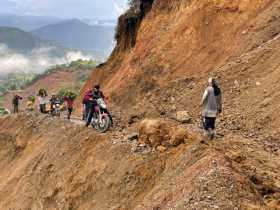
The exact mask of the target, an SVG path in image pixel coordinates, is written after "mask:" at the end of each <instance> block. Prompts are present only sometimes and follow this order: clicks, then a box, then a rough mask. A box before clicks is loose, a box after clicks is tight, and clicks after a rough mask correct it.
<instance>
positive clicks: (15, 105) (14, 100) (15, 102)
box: [12, 95, 22, 114]
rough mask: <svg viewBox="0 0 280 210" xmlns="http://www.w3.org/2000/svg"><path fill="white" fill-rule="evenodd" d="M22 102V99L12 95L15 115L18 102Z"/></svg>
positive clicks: (17, 109) (17, 110)
mask: <svg viewBox="0 0 280 210" xmlns="http://www.w3.org/2000/svg"><path fill="white" fill-rule="evenodd" d="M20 100H22V97H20V96H18V95H14V97H13V101H12V103H13V113H14V114H16V113H18V112H19V101H20Z"/></svg>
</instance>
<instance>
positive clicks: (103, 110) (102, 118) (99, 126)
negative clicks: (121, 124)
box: [91, 98, 112, 133]
mask: <svg viewBox="0 0 280 210" xmlns="http://www.w3.org/2000/svg"><path fill="white" fill-rule="evenodd" d="M94 110H95V112H94V115H93V119H92V122H91V125H92V127H93V128H95V129H96V130H97V131H98V132H100V133H105V132H106V131H108V130H109V129H110V127H111V126H112V120H111V119H112V118H111V116H110V114H109V112H108V111H107V105H106V103H105V101H104V100H103V99H102V98H100V99H97V105H96V106H95V107H94Z"/></svg>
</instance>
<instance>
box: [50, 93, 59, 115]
mask: <svg viewBox="0 0 280 210" xmlns="http://www.w3.org/2000/svg"><path fill="white" fill-rule="evenodd" d="M56 104H61V101H60V99H59V97H58V96H56V95H55V94H52V97H51V99H50V105H51V114H53V112H54V106H55V105H56Z"/></svg>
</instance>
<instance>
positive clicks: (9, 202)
mask: <svg viewBox="0 0 280 210" xmlns="http://www.w3.org/2000/svg"><path fill="white" fill-rule="evenodd" d="M141 3H142V7H141V9H142V10H141V13H140V14H138V15H137V14H133V13H128V14H125V15H124V16H122V17H121V18H120V23H119V27H118V34H117V39H118V44H117V47H116V49H115V50H114V52H113V53H112V55H111V57H110V59H109V60H108V62H107V63H106V64H105V65H103V66H101V67H99V68H98V69H96V70H95V71H94V72H93V73H92V77H91V79H90V80H89V81H88V83H87V84H86V86H85V87H84V88H83V91H82V92H84V91H85V90H86V89H88V88H90V87H91V86H92V84H96V83H100V84H101V85H102V88H103V89H104V92H105V93H106V95H108V96H109V97H110V102H111V105H112V107H113V110H112V111H113V113H114V115H115V117H116V118H117V124H116V125H115V128H114V129H112V131H110V132H109V133H107V134H102V135H101V134H97V133H95V132H94V131H92V130H91V129H84V128H80V127H77V125H74V124H70V123H68V122H64V121H53V120H51V119H49V118H46V119H45V120H43V119H42V116H39V117H38V116H28V115H22V116H19V117H15V116H12V117H8V118H5V119H1V120H0V129H1V130H0V143H1V149H0V157H1V161H0V164H1V166H2V168H5V170H3V171H2V172H1V173H0V209H75V210H76V209H81V210H84V209H85V210H87V209H88V210H92V209H97V210H99V209H106V210H107V209H112V210H113V209H116V210H126V209H127V210H130V209H141V210H142V209H147V210H150V209H151V210H153V209H158V210H161V209H176V210H181V209H190V210H194V209H197V210H200V209H222V210H235V209H240V210H247V209H248V210H266V209H267V210H277V209H280V173H279V168H280V165H279V164H280V140H279V139H280V131H279V126H280V120H279V117H278V113H279V107H280V106H279V105H278V104H279V103H280V99H279V93H278V92H279V91H278V89H279V88H280V85H279V82H278V81H279V79H280V78H279V77H280V59H279V57H280V15H279V14H280V2H279V1H277V0H246V1H245V0H211V1H210V0H209V1H208V0H205V1H194V0H190V1H185V0H154V1H152V0H142V1H141ZM150 3H152V4H150ZM209 76H215V77H217V78H218V80H219V82H220V85H221V87H222V90H223V93H224V94H223V96H224V97H223V98H224V112H223V114H222V116H221V117H220V118H219V121H218V133H220V134H222V135H221V137H220V138H217V139H215V140H213V141H209V140H202V137H201V135H200V130H199V129H198V127H199V124H200V116H199V115H200V114H199V113H200V107H199V106H198V104H199V102H200V99H201V94H202V92H203V90H204V88H205V85H206V82H207V78H208V77H209ZM80 102H81V98H79V99H78V100H77V105H78V104H80ZM116 107H119V108H118V109H117V108H116ZM182 110H185V111H188V112H189V114H190V117H192V124H191V125H188V126H186V127H185V129H187V131H189V132H191V133H192V134H193V136H194V137H195V138H191V139H189V138H188V137H186V139H185V141H184V142H185V143H184V144H180V145H178V146H177V147H174V146H166V145H165V150H166V151H164V149H162V148H160V149H157V148H153V147H151V148H150V147H144V148H140V149H139V148H138V147H136V146H137V144H138V143H137V142H132V141H129V140H127V138H126V137H125V136H126V135H127V134H130V133H132V132H135V131H137V129H138V126H139V124H140V121H141V120H142V119H145V118H158V117H161V118H163V119H164V120H165V121H166V122H167V124H168V126H170V127H167V129H168V128H170V129H171V127H176V126H179V125H178V124H177V123H175V122H173V121H172V118H173V117H174V116H175V115H176V112H177V111H182ZM30 120H31V121H30ZM22 122H26V123H22ZM159 129H160V127H157V128H156V129H155V132H159V135H162V132H160V131H159ZM49 131H51V132H49ZM141 138H142V136H141ZM171 139H172V137H171ZM138 146H139V145H138ZM135 147H136V148H135ZM158 150H159V151H158Z"/></svg>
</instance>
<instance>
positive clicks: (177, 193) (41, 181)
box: [0, 114, 280, 210]
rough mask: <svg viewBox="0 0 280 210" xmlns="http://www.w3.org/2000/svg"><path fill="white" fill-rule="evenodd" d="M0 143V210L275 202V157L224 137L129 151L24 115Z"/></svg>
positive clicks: (113, 138)
mask: <svg viewBox="0 0 280 210" xmlns="http://www.w3.org/2000/svg"><path fill="white" fill-rule="evenodd" d="M23 122H24V123H23ZM0 144H1V150H0V158H1V162H0V165H1V168H3V169H5V170H2V171H1V172H0V209H15V210H18V209H24V210H25V209H36V210H39V209H75V210H76V209H77V210H78V209H81V210H87V209H88V210H91V209H104V210H105V209H106V210H107V209H147V210H149V209H170V208H172V209H178V210H179V209H266V208H267V209H269V207H266V205H268V206H271V207H272V206H273V205H277V198H278V199H279V197H277V193H278V196H279V181H280V177H279V173H277V170H278V169H279V156H276V155H274V154H270V152H269V151H264V150H263V148H262V147H261V146H260V145H258V143H257V142H254V141H252V140H249V139H244V138H242V137H240V136H234V135H231V134H228V135H227V136H225V137H224V138H222V139H220V140H219V141H216V142H210V143H206V142H203V141H202V142H201V141H200V140H199V138H194V139H186V142H185V144H181V145H179V146H176V147H169V149H168V150H167V151H158V150H153V149H151V148H148V147H146V148H142V149H138V150H135V144H136V142H133V141H130V140H127V139H126V138H125V137H124V136H122V134H120V133H119V134H117V132H116V131H113V132H110V133H108V134H106V135H101V134H97V133H95V132H93V131H92V130H91V129H85V128H83V127H78V126H76V125H75V124H71V123H69V122H67V121H63V120H61V121H54V120H53V119H51V118H45V117H44V116H34V115H26V114H25V115H20V116H17V117H15V116H11V117H8V118H5V119H0ZM231 145H234V146H231ZM271 209H273V208H271ZM275 209H276V208H275Z"/></svg>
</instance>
